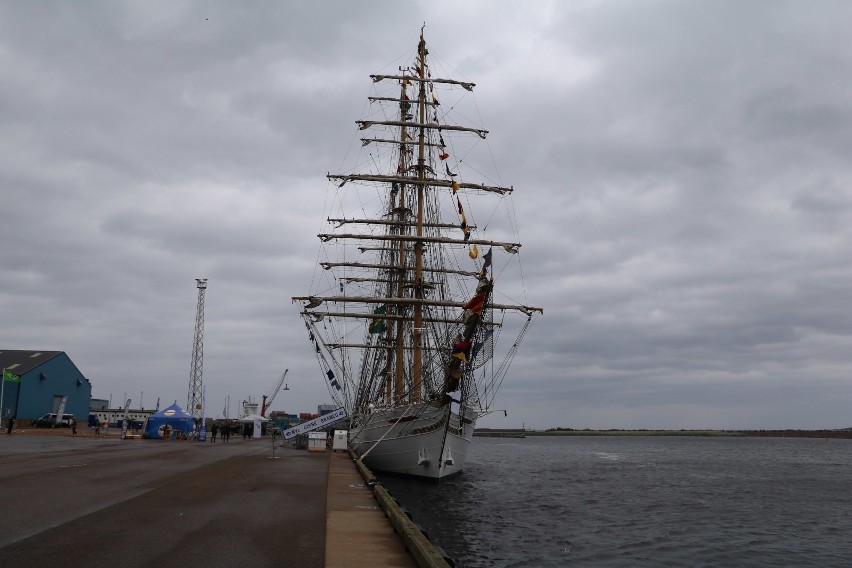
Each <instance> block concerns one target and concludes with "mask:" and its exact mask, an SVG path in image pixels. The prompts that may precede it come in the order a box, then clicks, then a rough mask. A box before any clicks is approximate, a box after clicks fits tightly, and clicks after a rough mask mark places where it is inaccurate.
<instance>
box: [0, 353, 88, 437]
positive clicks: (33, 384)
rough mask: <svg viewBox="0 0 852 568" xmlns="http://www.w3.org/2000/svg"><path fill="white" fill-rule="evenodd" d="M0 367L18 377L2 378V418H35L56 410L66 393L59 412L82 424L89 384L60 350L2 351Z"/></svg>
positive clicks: (86, 405)
mask: <svg viewBox="0 0 852 568" xmlns="http://www.w3.org/2000/svg"><path fill="white" fill-rule="evenodd" d="M0 368H3V369H7V370H8V371H9V372H10V373H11V374H12V375H15V376H19V377H20V378H21V379H20V381H14V382H13V381H8V380H6V381H3V383H4V384H3V401H2V417H3V419H6V418H9V417H16V418H17V419H18V420H36V419H38V418H39V417H41V416H43V415H44V414H47V413H49V412H56V411H57V409H58V408H59V404H60V401H61V400H62V398H63V397H66V396H67V397H68V399H67V401H66V403H65V410H64V411H63V413H64V414H73V415H74V416H76V417H77V420H78V421H79V422H81V423H83V424H85V422H86V419H87V417H88V416H89V403H90V401H91V398H92V385H91V383H90V382H89V380H88V379H87V378H86V377H84V376H83V373H81V372H80V370H79V369H78V368H77V366H76V365H74V363H72V362H71V359H70V358H69V357H68V355H66V354H65V352H64V351H20V350H2V351H0Z"/></svg>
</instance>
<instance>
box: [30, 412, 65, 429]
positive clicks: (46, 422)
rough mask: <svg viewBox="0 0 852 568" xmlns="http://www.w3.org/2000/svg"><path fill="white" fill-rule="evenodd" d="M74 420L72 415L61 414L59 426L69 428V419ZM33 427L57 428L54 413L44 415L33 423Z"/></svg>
mask: <svg viewBox="0 0 852 568" xmlns="http://www.w3.org/2000/svg"><path fill="white" fill-rule="evenodd" d="M72 418H74V415H73V414H63V415H62V419H61V420H60V421H59V426H60V427H62V428H68V427H69V426H71V419H72ZM33 426H35V427H36V428H54V427H56V426H57V424H56V413H55V412H50V413H48V414H45V415H44V416H42V417H41V418H39V419H38V420H36V421H35V422H33Z"/></svg>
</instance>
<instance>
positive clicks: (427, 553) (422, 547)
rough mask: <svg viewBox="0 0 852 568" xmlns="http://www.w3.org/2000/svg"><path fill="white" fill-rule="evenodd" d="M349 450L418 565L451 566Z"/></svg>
mask: <svg viewBox="0 0 852 568" xmlns="http://www.w3.org/2000/svg"><path fill="white" fill-rule="evenodd" d="M348 451H349V456H350V457H351V458H352V461H353V462H354V463H355V467H356V468H357V469H358V473H360V474H361V477H362V478H363V479H364V483H366V484H367V486H368V487H370V488H371V489H372V491H373V497H375V499H376V501H378V503H379V506H380V507H381V508H382V510H383V511H384V512H385V515H386V516H387V518H388V520H389V521H390V523H391V525H392V526H393V528H394V530H395V531H396V533H397V534H398V535H399V537H400V538H401V539H402V542H403V544H404V545H405V548H406V549H407V550H408V552H409V553H410V554H411V556H412V557H413V558H414V561H415V562H417V565H418V566H419V567H420V568H451V565H450V564H449V563H448V562H447V559H446V558H445V557H444V555H443V554H442V553H441V552H440V550H439V549H438V548H437V547H436V546H435V545H433V544H432V543H431V542H430V541H429V539H428V538H426V535H424V534H423V532H422V531H421V530H420V529H419V528H418V527H417V525H416V524H414V522H413V521H412V520H411V519H410V518H409V517H408V515H406V514H405V511H403V509H402V507H400V505H399V503H397V501H396V499H394V498H393V497H392V496H391V494H390V493H388V491H387V489H385V488H384V487H383V486H382V484H381V483H380V482H379V480H378V479H376V476H375V475H373V472H372V471H370V469H369V468H368V467H367V466H365V465H364V464H363V462H361V460H359V459H358V456H357V455H355V452H353V451H352V450H348Z"/></svg>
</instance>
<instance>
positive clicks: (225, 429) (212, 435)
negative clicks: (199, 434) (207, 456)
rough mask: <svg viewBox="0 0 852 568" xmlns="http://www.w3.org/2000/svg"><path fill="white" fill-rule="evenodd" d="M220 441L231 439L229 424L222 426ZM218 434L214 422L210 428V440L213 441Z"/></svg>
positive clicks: (217, 427)
mask: <svg viewBox="0 0 852 568" xmlns="http://www.w3.org/2000/svg"><path fill="white" fill-rule="evenodd" d="M221 432H222V441H223V442H227V441H229V440H230V439H231V427H230V426H227V425H226V426H222V429H221ZM218 434H219V425H218V424H217V423H216V422H214V423H213V426H212V427H211V428H210V441H211V442H215V441H216V436H217V435H218Z"/></svg>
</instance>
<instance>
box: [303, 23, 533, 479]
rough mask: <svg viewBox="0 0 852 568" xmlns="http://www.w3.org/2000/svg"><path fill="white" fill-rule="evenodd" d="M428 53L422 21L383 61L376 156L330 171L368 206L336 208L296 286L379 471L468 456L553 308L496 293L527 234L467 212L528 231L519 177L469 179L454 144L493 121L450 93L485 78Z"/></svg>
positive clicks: (371, 127)
mask: <svg viewBox="0 0 852 568" xmlns="http://www.w3.org/2000/svg"><path fill="white" fill-rule="evenodd" d="M428 54H429V52H428V50H427V48H426V42H425V40H424V39H423V32H422V30H421V34H420V41H419V44H418V47H417V52H416V55H415V58H414V62H413V64H412V65H411V66H409V67H404V68H403V67H400V68H399V72H398V73H395V74H392V75H371V78H372V80H373V82H374V87H375V88H376V89H377V91H378V90H379V89H385V90H384V91H383V92H377V94H376V96H370V97H369V101H370V105H369V108H370V109H371V110H372V111H376V112H377V116H375V117H372V118H371V119H369V120H360V121H357V124H358V125H359V127H360V129H361V130H364V131H367V132H370V133H371V137H367V138H362V139H361V143H362V147H363V148H366V150H368V151H369V156H368V157H367V158H366V159H365V160H364V161H362V162H361V163H360V164H359V167H360V168H363V169H359V170H358V171H353V172H351V173H345V174H329V175H328V178H329V180H331V181H332V182H333V184H334V192H335V197H334V199H335V200H337V202H339V203H345V204H346V205H345V206H344V208H343V209H344V211H357V212H358V214H357V215H353V216H346V214H345V213H344V214H343V215H342V216H340V217H336V218H328V222H329V223H331V224H332V225H333V229H332V232H329V233H324V234H320V235H319V238H320V240H321V241H322V243H323V244H324V249H323V250H322V252H321V254H320V259H321V261H320V265H321V266H322V268H323V269H325V270H326V271H328V272H322V271H321V272H319V273H318V277H317V278H315V288H316V290H315V291H313V292H312V293H311V294H309V295H307V296H298V297H294V298H293V300H294V302H297V303H298V305H299V306H300V313H301V315H302V317H303V318H304V320H305V325H306V326H307V328H308V333H309V339H310V340H311V342H312V344H313V347H314V349H315V352H316V355H317V359H318V361H319V365H320V368H321V369H322V371H323V372H324V376H325V379H326V380H327V384H328V388H329V392H330V393H331V394H332V396H333V397H334V398H335V400H336V401H337V402H338V403H339V404H340V405H341V406H343V407H345V408H346V410H347V412H348V414H349V418H350V421H351V424H350V437H349V443H350V446H351V447H352V449H353V450H354V451H355V452H356V454H358V455H359V456H360V459H362V460H363V461H364V463H365V464H366V465H367V466H368V467H370V468H371V469H374V470H376V471H385V472H392V473H399V474H408V475H414V476H421V477H427V478H435V479H440V478H443V477H446V476H449V475H452V474H454V473H457V472H459V471H461V470H462V469H463V468H464V465H465V458H466V457H467V450H468V445H469V444H470V441H471V438H472V437H473V430H474V427H475V425H476V421H477V418H479V417H480V416H481V415H483V414H487V413H488V412H490V411H491V409H492V408H493V406H492V403H493V401H494V396H495V394H496V392H497V390H498V389H499V387H500V385H501V383H502V382H503V379H504V377H505V375H506V372H507V371H508V368H509V365H510V363H511V361H512V359H513V357H514V356H515V353H516V352H517V350H518V347H519V346H520V343H521V340H522V339H523V337H524V334H525V333H526V332H527V330H528V329H529V326H530V324H531V323H532V321H533V318H534V317H535V316H536V315H538V314H540V313H542V309H541V308H537V307H533V306H527V305H523V304H518V303H514V302H512V301H506V302H504V301H502V298H504V297H506V295H505V294H506V293H505V292H504V293H503V294H501V295H499V297H500V298H501V300H500V301H497V299H496V298H495V296H498V292H499V291H500V288H499V286H498V282H497V280H498V278H497V276H499V277H500V279H501V280H509V274H511V271H512V269H513V268H514V267H517V259H518V255H517V253H518V250H519V249H520V247H521V244H520V243H519V242H517V240H497V239H495V240H491V239H485V238H480V235H481V233H484V229H485V228H486V227H485V226H483V228H482V229H481V230H480V227H479V226H477V224H476V223H474V222H470V221H468V217H467V216H468V215H470V218H471V219H474V217H473V215H474V214H477V215H478V216H479V215H481V219H482V220H483V221H486V222H487V228H488V230H489V234H492V235H493V234H496V235H511V236H514V229H515V227H514V225H513V223H514V221H515V220H514V218H510V220H509V221H508V222H507V223H505V224H503V225H501V224H500V223H499V221H498V220H497V219H496V217H495V216H496V214H497V213H498V212H501V211H503V212H506V211H508V210H509V208H508V207H500V204H499V203H497V204H495V201H497V200H501V199H505V198H506V197H507V196H508V195H510V194H511V192H512V191H513V188H511V187H501V186H498V185H491V184H486V183H470V182H468V181H465V180H464V178H465V177H468V176H471V175H478V174H477V170H472V169H470V168H467V163H466V162H464V163H463V161H462V158H463V157H464V156H453V154H455V153H456V148H462V147H465V146H464V143H462V144H461V146H457V145H456V144H454V142H453V140H454V139H455V138H456V137H460V138H466V139H467V143H468V144H469V143H470V141H471V138H472V137H473V139H474V140H481V139H484V138H485V135H486V133H487V131H485V130H482V129H478V128H473V127H466V126H460V125H455V124H451V123H450V122H449V121H448V119H449V118H450V117H453V116H456V113H455V112H453V111H454V109H455V107H452V108H448V107H446V105H442V104H441V103H440V102H439V94H440V95H441V97H442V98H443V97H444V95H445V94H452V93H456V96H458V95H460V94H466V93H467V92H469V91H472V90H473V87H474V84H473V83H468V82H463V81H456V80H452V79H440V78H435V77H433V76H432V72H431V71H432V70H431V68H430V64H429V60H428V57H427V56H428ZM468 172H469V173H468ZM480 204H481V209H480ZM374 205H376V206H377V207H376V209H377V210H378V211H377V212H374V213H372V214H370V213H368V212H367V210H368V207H372V206H374ZM504 205H505V204H504ZM465 206H467V209H465ZM347 208H348V209H347ZM495 274H496V275H497V276H495ZM320 276H325V279H322V278H320ZM329 276H330V277H329ZM509 293H510V294H512V295H516V294H518V293H519V292H518V290H517V289H515V290H512V291H510V292H509ZM521 293H522V292H521ZM513 315H515V316H518V315H520V316H521V317H512V316H513ZM501 335H506V337H501ZM498 340H500V341H499V342H498ZM498 343H499V345H500V346H501V347H503V348H502V350H501V349H498Z"/></svg>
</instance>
